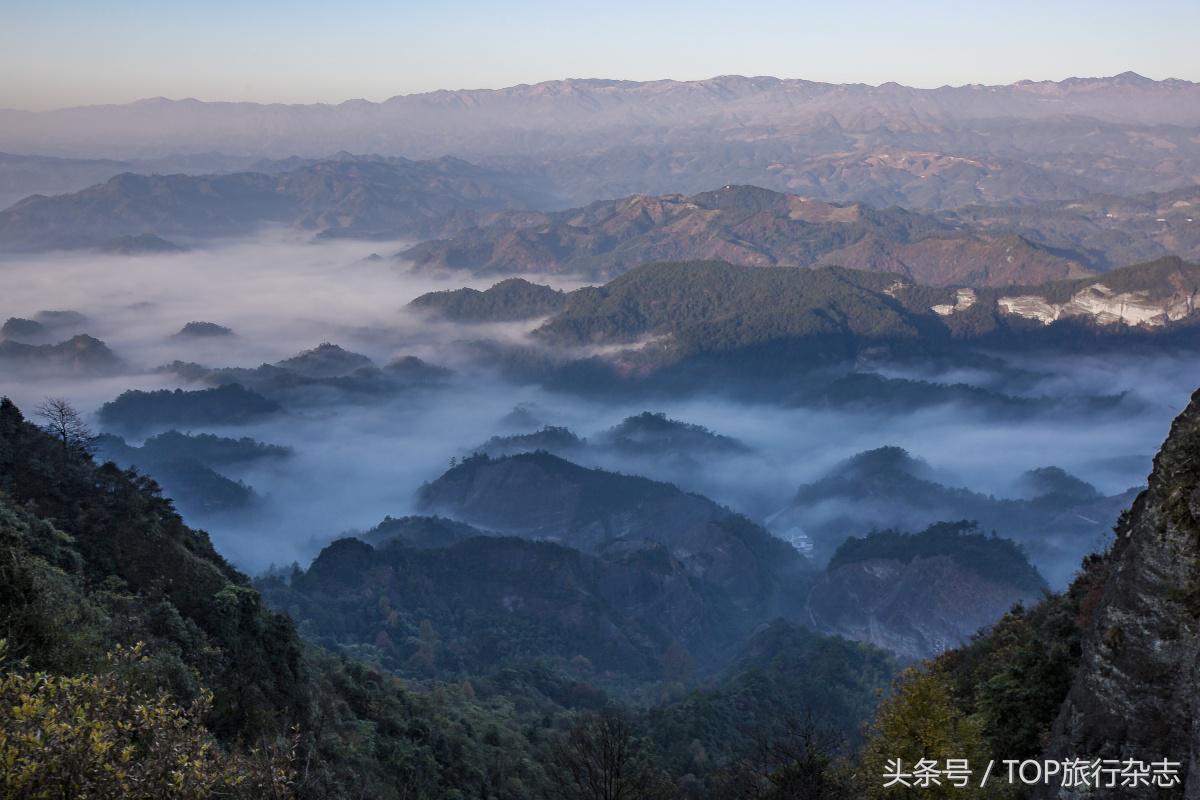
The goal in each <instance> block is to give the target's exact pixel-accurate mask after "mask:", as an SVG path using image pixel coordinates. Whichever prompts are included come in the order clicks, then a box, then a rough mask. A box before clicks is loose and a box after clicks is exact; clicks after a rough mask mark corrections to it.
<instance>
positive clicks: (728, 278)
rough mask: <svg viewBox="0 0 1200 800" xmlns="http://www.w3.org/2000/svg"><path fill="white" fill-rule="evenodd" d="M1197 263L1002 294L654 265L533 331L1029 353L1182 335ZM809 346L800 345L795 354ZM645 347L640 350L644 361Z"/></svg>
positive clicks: (852, 275) (700, 345) (810, 355)
mask: <svg viewBox="0 0 1200 800" xmlns="http://www.w3.org/2000/svg"><path fill="white" fill-rule="evenodd" d="M1198 288H1200V265H1197V264H1192V263H1189V262H1185V261H1183V260H1181V259H1178V258H1163V259H1159V260H1157V261H1154V262H1150V263H1147V264H1140V265H1134V266H1129V267H1123V268H1121V269H1117V270H1113V271H1111V272H1109V273H1106V274H1105V275H1102V276H1096V277H1091V278H1083V279H1078V280H1067V281H1054V282H1049V283H1046V284H1041V285H1037V286H1020V287H1006V288H1003V289H980V290H974V289H957V290H951V289H940V288H936V287H927V286H921V285H919V284H914V283H910V282H908V281H907V280H906V279H905V278H904V277H903V276H900V275H891V274H886V273H872V272H862V271H858V270H848V269H843V268H838V267H826V268H821V269H812V270H761V269H752V268H745V267H735V266H732V265H729V264H727V263H722V262H690V263H664V264H649V265H646V266H643V267H639V268H637V269H635V270H633V271H631V272H628V273H626V274H624V275H622V276H621V277H619V278H616V279H614V280H612V281H610V282H609V283H607V284H605V285H603V286H599V287H586V288H584V289H580V290H577V291H575V292H572V293H571V295H570V296H569V302H568V304H567V307H566V309H565V310H564V311H563V312H562V313H561V314H559V315H557V316H556V317H554V318H552V319H550V320H549V321H548V322H546V323H545V324H544V325H542V326H541V327H540V328H539V329H538V330H537V331H535V335H536V336H537V337H539V338H540V339H542V340H543V341H546V342H551V343H555V344H561V345H593V344H620V343H625V344H635V343H641V344H642V345H643V346H642V347H641V348H640V351H635V350H634V349H632V348H631V349H630V350H629V351H627V352H626V353H623V354H621V357H628V358H630V359H641V360H643V361H645V360H647V359H648V358H651V357H654V358H666V359H679V358H681V357H687V356H691V355H696V354H706V355H709V356H717V355H723V354H730V353H735V352H736V353H739V354H741V356H742V357H743V358H749V357H751V351H752V350H753V349H754V348H761V347H763V346H764V345H767V344H770V345H771V346H773V347H776V348H784V347H796V348H797V356H800V357H804V358H806V359H807V360H809V361H813V360H815V359H819V358H821V357H824V358H846V357H853V355H855V354H856V353H859V352H863V351H864V350H866V349H868V348H870V347H873V346H874V347H877V346H881V345H885V344H886V345H887V346H889V347H891V348H893V350H895V349H896V348H908V349H913V348H916V349H921V350H924V351H926V352H928V351H930V350H936V349H946V348H952V347H960V346H963V345H970V344H985V343H986V344H988V345H989V346H1009V347H1011V346H1017V345H1019V346H1023V347H1024V346H1029V345H1031V344H1036V343H1041V344H1046V345H1048V344H1054V343H1058V344H1069V343H1070V342H1071V341H1072V340H1073V339H1074V340H1077V341H1078V340H1088V341H1089V342H1090V343H1091V344H1092V346H1095V342H1096V341H1097V340H1101V341H1102V340H1103V339H1104V338H1105V337H1111V338H1114V339H1115V338H1120V337H1125V338H1126V339H1128V340H1131V341H1133V340H1142V339H1145V338H1146V337H1147V336H1150V335H1159V334H1179V335H1181V336H1184V337H1186V335H1187V334H1188V332H1189V330H1190V329H1192V328H1193V327H1194V324H1195V322H1196V321H1197V317H1196V315H1195V314H1194V313H1193V312H1194V306H1195V302H1194V297H1195V295H1196V292H1197V289H1198ZM801 343H803V345H804V346H803V347H802V348H800V347H798V346H799V345H801ZM639 352H640V355H639Z"/></svg>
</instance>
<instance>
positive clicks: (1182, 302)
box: [934, 283, 1196, 327]
mask: <svg viewBox="0 0 1200 800" xmlns="http://www.w3.org/2000/svg"><path fill="white" fill-rule="evenodd" d="M996 302H997V304H998V305H999V306H1000V310H1001V311H1003V312H1004V313H1006V314H1015V315H1017V316H1021V317H1028V318H1029V319H1036V320H1038V321H1039V322H1041V323H1043V324H1044V325H1049V324H1050V323H1051V322H1054V321H1056V320H1060V319H1064V318H1067V317H1090V318H1091V319H1093V320H1094V321H1095V322H1096V323H1097V324H1098V325H1112V324H1114V323H1121V324H1122V325H1148V326H1151V327H1159V326H1162V325H1166V324H1167V323H1168V322H1176V321H1178V320H1181V319H1183V318H1184V317H1186V316H1188V315H1189V314H1191V313H1192V312H1193V311H1195V310H1196V294H1195V292H1188V293H1186V294H1180V295H1176V296H1172V297H1166V298H1163V299H1155V298H1152V297H1150V294H1149V292H1145V291H1135V292H1120V293H1118V292H1114V291H1113V290H1112V289H1110V288H1109V287H1107V286H1105V285H1104V284H1102V283H1094V284H1092V285H1091V286H1087V287H1085V288H1083V289H1081V290H1080V291H1078V292H1076V293H1075V294H1074V295H1072V296H1071V299H1070V300H1068V301H1067V302H1065V303H1051V302H1049V301H1047V300H1046V299H1045V298H1042V297H1038V296H1037V295H1020V296H1016V297H1001V298H1000V299H999V300H997V301H996ZM934 310H935V311H936V310H937V309H936V308H935V309H934ZM939 313H941V312H939Z"/></svg>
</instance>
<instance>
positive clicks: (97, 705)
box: [0, 641, 296, 800]
mask: <svg viewBox="0 0 1200 800" xmlns="http://www.w3.org/2000/svg"><path fill="white" fill-rule="evenodd" d="M2 645H3V641H0V649H2ZM147 662H148V659H147V658H146V657H145V656H144V655H143V654H142V648H141V645H138V646H136V647H134V648H132V649H129V650H125V649H122V648H118V649H117V650H115V651H113V652H112V653H111V654H109V656H108V657H107V659H106V663H104V664H103V665H101V668H100V669H99V670H98V671H97V673H95V674H90V675H81V676H79V677H62V676H57V675H52V674H49V673H45V672H28V671H25V670H19V671H10V672H7V673H5V674H4V675H2V676H0V707H2V708H3V709H4V713H2V714H0V783H2V785H3V795H4V796H5V797H14V798H15V797H22V798H56V797H88V798H97V800H108V799H109V798H111V800H118V798H122V799H123V798H130V799H131V800H151V799H152V798H153V799H155V800H157V799H158V798H171V799H172V800H173V799H175V798H178V799H179V800H193V799H194V800H202V798H203V799H207V798H220V797H227V798H248V799H249V798H256V799H257V798H268V799H269V800H284V798H292V797H295V791H294V789H295V778H296V776H295V769H294V763H293V758H294V753H292V752H290V751H277V750H274V749H271V750H266V751H258V750H254V751H250V752H248V753H228V752H226V751H225V750H224V749H222V747H221V745H220V744H219V743H218V742H217V741H216V740H215V739H214V738H213V737H212V735H211V734H210V733H209V732H208V731H207V730H206V729H205V727H204V720H205V719H206V718H207V717H208V715H209V710H210V706H211V702H212V695H211V694H210V693H209V692H207V691H201V692H200V693H199V694H198V696H197V697H196V698H195V699H194V700H193V701H192V702H190V703H189V704H187V705H186V706H180V705H178V704H177V703H176V702H175V701H174V700H173V699H172V698H171V697H170V696H169V695H168V694H166V693H165V692H162V691H159V692H157V693H147V692H146V691H145V690H143V689H142V688H140V687H139V686H138V681H137V679H136V675H137V673H138V672H139V671H142V670H143V669H144V668H145V667H146V666H147Z"/></svg>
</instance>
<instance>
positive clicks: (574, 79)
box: [0, 69, 1200, 113]
mask: <svg viewBox="0 0 1200 800" xmlns="http://www.w3.org/2000/svg"><path fill="white" fill-rule="evenodd" d="M1131 73H1132V74H1134V75H1138V76H1140V77H1142V78H1148V79H1149V80H1152V81H1155V82H1159V83H1161V82H1165V81H1184V82H1188V83H1200V79H1198V80H1192V79H1189V78H1181V77H1179V76H1177V75H1163V76H1161V77H1155V76H1151V75H1147V74H1146V73H1145V72H1143V71H1141V70H1137V69H1127V70H1122V71H1121V72H1113V73H1109V74H1103V75H1100V74H1097V75H1073V74H1072V75H1063V76H1061V77H1042V78H1033V77H1029V78H1018V79H1016V80H1012V81H1007V82H1004V83H984V82H978V81H971V82H965V83H943V84H939V85H928V86H918V85H914V84H908V83H903V82H900V81H894V80H885V81H880V82H878V83H870V82H864V81H855V82H849V81H836V80H818V79H814V78H808V77H804V76H789V75H769V74H765V73H764V74H748V73H737V72H725V73H721V74H716V75H707V76H702V77H694V78H678V77H669V76H668V77H659V78H615V77H607V76H603V75H593V76H567V77H561V78H546V79H543V80H536V81H526V82H522V83H512V84H505V85H502V86H483V85H480V86H456V87H439V88H433V89H423V90H419V91H411V92H398V93H396V94H391V95H387V96H382V97H378V98H376V99H371V98H366V97H345V98H342V99H340V100H313V101H307V102H305V101H298V102H282V101H273V100H231V99H227V98H222V97H195V96H192V95H187V96H184V95H176V96H170V95H161V94H160V95H153V96H145V97H133V98H130V99H128V100H121V101H114V102H105V103H80V104H76V105H65V106H54V107H49V108H15V107H0V111H24V112H29V113H41V112H53V111H67V110H70V109H75V108H94V107H98V106H128V105H137V104H138V103H151V102H155V101H166V102H171V103H186V102H199V103H214V104H216V103H230V104H235V103H247V104H251V105H266V106H270V105H284V106H331V107H334V106H340V105H345V104H347V103H362V102H366V103H371V104H375V105H379V104H381V103H386V102H388V101H389V100H394V99H397V98H401V97H415V96H420V95H425V94H436V93H438V92H468V93H469V92H493V91H494V92H499V91H506V90H510V89H519V88H523V87H534V86H544V85H549V84H554V83H587V82H599V83H644V84H645V83H667V82H673V83H704V82H706V81H715V80H720V79H722V78H745V79H748V80H758V79H763V78H770V79H775V80H781V81H808V82H811V83H818V84H826V85H831V86H867V87H870V88H879V87H881V86H886V85H888V84H897V85H899V86H902V87H904V88H906V89H916V90H921V91H935V90H938V89H963V88H967V87H971V86H983V87H995V86H1013V85H1016V84H1022V83H1061V82H1063V81H1068V80H1107V79H1112V78H1118V77H1120V76H1122V75H1126V74H1131Z"/></svg>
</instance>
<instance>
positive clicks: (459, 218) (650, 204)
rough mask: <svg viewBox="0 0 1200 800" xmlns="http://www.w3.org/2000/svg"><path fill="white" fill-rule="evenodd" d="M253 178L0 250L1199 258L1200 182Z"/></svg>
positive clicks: (1037, 276)
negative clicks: (666, 186)
mask: <svg viewBox="0 0 1200 800" xmlns="http://www.w3.org/2000/svg"><path fill="white" fill-rule="evenodd" d="M262 168H263V169H265V170H268V171H265V172H237V173H230V174H223V175H204V176H187V175H152V176H145V175H136V174H133V173H123V174H121V175H118V176H116V177H114V178H112V179H110V180H109V181H107V182H106V183H103V184H99V185H97V186H92V187H90V188H88V189H84V190H82V191H79V192H76V193H74V194H68V195H55V196H50V197H47V196H41V195H34V196H31V197H28V198H25V199H24V200H22V201H20V202H18V203H16V204H15V205H13V206H12V207H10V208H8V209H6V210H4V211H0V250H11V251H22V250H49V249H60V248H79V247H94V248H97V249H99V250H101V251H102V252H108V253H116V254H123V255H138V254H142V253H171V252H176V251H178V250H180V249H182V248H181V245H186V244H187V243H188V242H191V241H195V240H200V239H203V238H205V237H225V236H236V235H245V234H249V233H252V232H253V231H255V230H256V229H258V228H261V227H262V226H264V225H271V224H277V225H287V226H290V227H292V228H296V229H300V230H307V231H311V232H313V233H315V234H316V235H319V236H322V237H355V238H366V239H373V238H381V239H382V238H391V239H396V238H410V239H425V240H427V241H424V242H422V243H421V244H418V245H416V246H414V247H411V248H409V249H407V250H405V251H404V252H403V253H401V254H400V257H401V258H402V259H404V260H406V261H411V262H413V263H414V264H415V265H416V266H417V267H418V268H420V269H462V270H467V271H470V272H473V273H477V274H495V275H508V274H514V273H570V274H579V275H584V276H588V277H591V278H593V279H605V278H611V277H614V276H616V275H618V274H620V273H622V272H625V271H626V270H629V269H632V268H633V267H636V266H639V265H641V264H644V263H648V262H651V261H680V260H697V259H720V260H724V261H729V262H731V263H735V264H746V265H750V266H800V267H808V266H821V265H827V264H836V265H840V266H846V267H853V268H858V269H866V270H875V271H884V272H895V273H899V274H901V275H903V276H905V277H906V278H908V279H910V280H914V281H917V282H920V283H924V284H929V285H961V286H976V287H979V286H1006V285H1013V284H1034V283H1042V282H1045V281H1049V280H1059V279H1065V278H1077V277H1084V276H1086V275H1089V274H1092V273H1093V272H1096V271H1103V270H1106V269H1110V268H1112V267H1114V266H1119V265H1121V264H1124V263H1130V262H1134V261H1144V260H1148V259H1151V258H1156V257H1159V256H1163V255H1168V254H1175V255H1182V256H1184V257H1188V258H1200V223H1198V222H1197V221H1196V220H1197V219H1200V187H1197V186H1193V187H1189V188H1186V189H1179V190H1176V191H1174V192H1170V193H1167V194H1145V195H1139V196H1136V197H1129V198H1122V197H1113V196H1108V195H1090V196H1088V197H1085V198H1082V199H1080V200H1075V201H1071V202H1069V203H1048V204H1042V205H1037V206H996V207H982V206H972V207H969V208H965V209H960V210H959V211H957V212H953V213H950V212H942V213H936V214H934V213H922V212H913V211H906V210H903V209H900V208H885V209H879V208H874V207H872V206H869V205H866V204H863V203H851V204H835V203H827V202H824V201H820V200H814V199H811V198H805V197H801V196H798V195H793V194H783V193H779V192H774V191H771V190H767V189H762V188H758V187H754V186H726V187H725V188H723V189H719V190H716V191H710V192H703V193H701V194H697V195H693V196H690V197H688V196H683V195H664V196H646V195H635V196H632V197H626V198H622V199H620V200H612V201H601V202H597V203H593V204H591V205H589V206H586V207H583V208H577V209H571V210H567V211H559V212H540V211H530V210H520V209H531V208H537V207H543V206H544V205H545V203H547V202H549V199H548V198H549V194H548V193H547V191H546V190H545V187H544V185H543V184H541V183H539V182H537V181H534V180H530V179H527V178H525V177H522V176H520V175H518V174H514V173H511V172H504V171H501V170H495V169H490V168H484V167H478V166H475V165H472V164H469V163H467V162H464V161H460V160H457V159H451V158H442V159H438V160H436V161H429V162H414V161H408V160H405V159H384V158H379V157H374V156H371V157H366V156H363V157H358V156H350V155H346V154H342V155H339V156H337V157H334V158H331V159H325V160H319V161H306V160H303V159H291V160H289V161H287V162H272V163H270V164H263V165H262ZM275 170H282V171H275ZM547 302H548V303H550V304H553V302H554V301H553V298H547ZM497 313H499V314H500V316H501V317H502V316H503V312H501V311H499V310H498V311H497Z"/></svg>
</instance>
